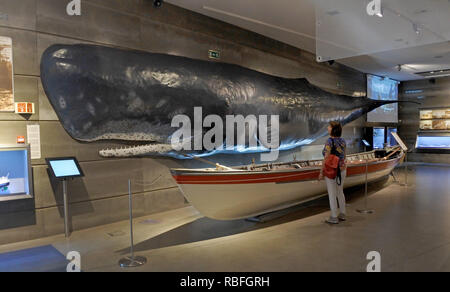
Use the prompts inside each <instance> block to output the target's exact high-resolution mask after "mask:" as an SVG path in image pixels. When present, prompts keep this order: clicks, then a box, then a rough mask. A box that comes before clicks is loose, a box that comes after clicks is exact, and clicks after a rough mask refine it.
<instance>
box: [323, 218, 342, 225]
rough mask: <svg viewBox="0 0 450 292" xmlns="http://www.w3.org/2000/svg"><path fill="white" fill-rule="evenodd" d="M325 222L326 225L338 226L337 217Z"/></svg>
mask: <svg viewBox="0 0 450 292" xmlns="http://www.w3.org/2000/svg"><path fill="white" fill-rule="evenodd" d="M325 222H326V223H328V224H339V219H338V218H337V217H330V218H328V219H326V220H325Z"/></svg>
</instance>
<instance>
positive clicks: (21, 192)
mask: <svg viewBox="0 0 450 292" xmlns="http://www.w3.org/2000/svg"><path fill="white" fill-rule="evenodd" d="M32 197H33V184H32V173H31V161H30V147H29V145H0V202H1V201H9V200H18V199H27V198H32Z"/></svg>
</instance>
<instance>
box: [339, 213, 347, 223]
mask: <svg viewBox="0 0 450 292" xmlns="http://www.w3.org/2000/svg"><path fill="white" fill-rule="evenodd" d="M338 219H339V220H340V221H345V220H347V216H345V214H342V213H341V214H339V216H338Z"/></svg>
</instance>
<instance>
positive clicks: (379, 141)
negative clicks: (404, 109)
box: [373, 127, 385, 149]
mask: <svg viewBox="0 0 450 292" xmlns="http://www.w3.org/2000/svg"><path fill="white" fill-rule="evenodd" d="M384 134H385V129H384V127H374V128H373V149H383V148H384Z"/></svg>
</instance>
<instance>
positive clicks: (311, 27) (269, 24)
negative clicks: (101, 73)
mask: <svg viewBox="0 0 450 292" xmlns="http://www.w3.org/2000/svg"><path fill="white" fill-rule="evenodd" d="M316 1H318V0H316ZM322 1H323V0H322ZM341 1H342V0H341ZM386 1H387V0H386ZM166 2H169V3H171V4H174V5H177V6H180V7H183V8H185V9H189V10H192V11H195V12H198V13H201V14H204V15H207V16H210V17H213V18H216V19H219V20H222V21H224V22H227V23H230V24H234V25H236V26H239V27H242V28H244V29H247V30H250V31H253V32H256V33H259V34H262V35H264V36H267V37H270V38H272V39H276V40H278V41H281V42H284V43H286V44H289V45H292V46H294V47H297V48H300V49H303V50H306V51H309V52H311V53H314V54H315V53H316V25H315V24H316V16H315V6H314V0H276V1H274V0H226V1H224V0H166ZM437 2H439V4H440V5H441V6H440V7H441V8H440V9H439V8H438V7H439V6H437V5H435V4H436V3H437ZM449 2H450V1H449ZM416 3H419V4H420V3H423V4H422V5H425V6H426V7H424V8H420V9H419V10H418V9H417V7H416V8H415V11H419V12H421V13H422V14H421V15H420V17H421V21H422V22H425V23H427V22H428V23H431V22H433V21H434V22H433V25H434V26H435V27H438V26H437V24H436V21H435V19H433V17H434V18H436V17H435V14H433V13H430V11H433V9H432V8H433V7H432V6H433V5H435V7H434V10H435V11H437V10H440V12H439V13H441V14H442V5H443V3H442V0H427V1H418V2H416ZM433 3H434V4H433ZM445 4H446V3H444V5H445ZM448 11H449V12H450V3H449V10H448ZM423 12H428V13H423ZM416 13H417V12H416ZM443 13H444V17H445V16H446V13H447V12H446V10H444V12H443ZM447 19H450V13H449V15H448V18H447ZM442 28H443V29H446V28H447V26H441V29H442ZM359 29H361V28H359ZM448 33H450V32H448ZM447 39H448V38H447ZM336 61H337V62H338V63H341V64H344V65H347V66H349V67H352V68H354V69H357V70H359V71H362V72H364V73H370V74H375V75H379V76H385V77H389V78H392V79H395V80H398V81H406V80H415V79H423V78H424V77H422V76H419V75H416V74H414V73H420V72H427V71H440V70H445V69H450V42H449V41H442V42H439V43H435V44H428V45H421V46H416V47H410V48H401V49H395V50H385V51H383V52H381V53H374V54H367V55H359V56H355V57H348V58H343V59H336ZM399 64H400V65H402V66H401V70H400V71H399V66H398V65H399Z"/></svg>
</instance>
